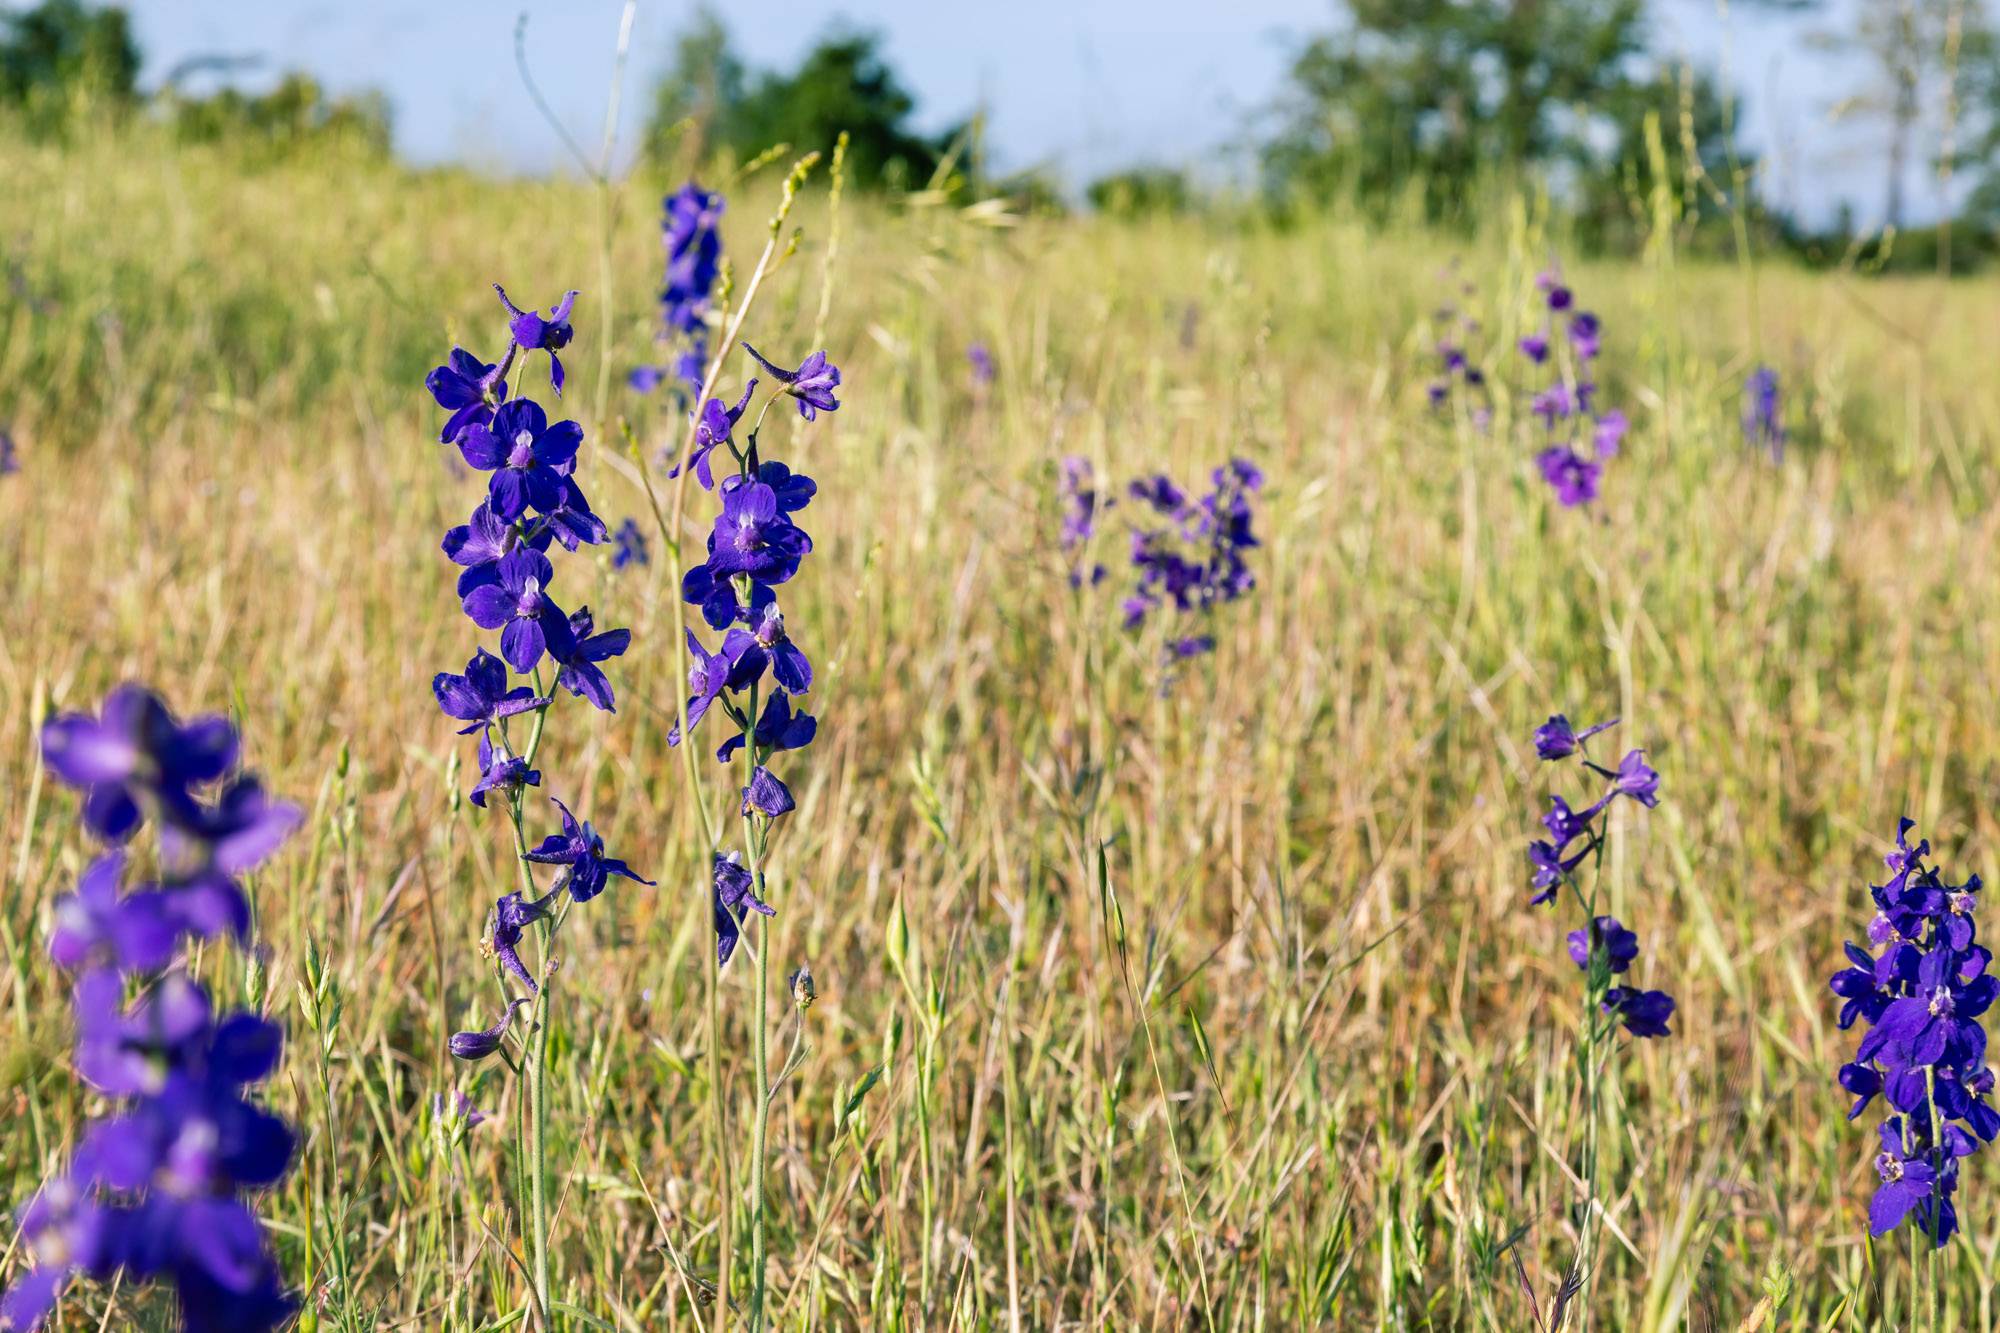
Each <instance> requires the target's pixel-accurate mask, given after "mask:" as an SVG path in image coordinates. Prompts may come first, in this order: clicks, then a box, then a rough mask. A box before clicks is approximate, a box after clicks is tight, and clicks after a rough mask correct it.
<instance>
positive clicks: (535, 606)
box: [464, 546, 571, 674]
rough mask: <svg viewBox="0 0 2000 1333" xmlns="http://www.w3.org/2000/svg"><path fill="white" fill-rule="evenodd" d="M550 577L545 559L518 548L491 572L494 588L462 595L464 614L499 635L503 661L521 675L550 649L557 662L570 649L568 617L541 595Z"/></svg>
mask: <svg viewBox="0 0 2000 1333" xmlns="http://www.w3.org/2000/svg"><path fill="white" fill-rule="evenodd" d="M554 574H555V571H554V570H553V568H551V566H550V565H549V558H548V557H547V556H545V555H543V554H542V553H541V552H540V551H536V550H533V549H531V548H529V547H524V546H517V547H515V548H514V549H513V550H512V551H509V552H508V553H507V554H506V555H505V556H503V557H501V559H500V561H499V563H498V564H497V565H496V566H495V567H494V582H492V583H482V584H480V585H479V586H477V587H475V588H473V589H472V590H471V591H470V592H468V593H466V594H465V599H464V601H465V614H466V615H468V616H470V617H471V618H472V623H473V624H475V625H477V626H479V627H480V628H481V629H497V630H499V631H500V653H501V655H502V656H503V657H505V658H506V659H507V662H508V664H509V665H510V666H512V667H513V668H514V670H516V671H519V672H522V673H523V674H526V673H527V672H530V671H533V670H534V669H535V664H536V663H537V662H540V661H541V660H542V654H543V653H544V652H547V651H548V650H549V649H550V647H551V645H554V646H555V647H556V648H558V649H559V650H560V651H559V652H558V654H557V656H558V657H560V656H562V655H564V654H565V653H567V652H568V651H569V649H570V648H571V644H570V643H569V617H568V616H567V615H566V614H565V613H564V611H563V609H562V608H561V607H559V606H557V605H556V604H555V602H554V601H553V600H551V599H550V598H549V597H548V596H547V595H546V594H545V593H544V592H543V591H542V589H543V588H544V587H546V586H547V584H548V582H549V580H550V579H551V578H553V577H554Z"/></svg>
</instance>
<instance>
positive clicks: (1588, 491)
mask: <svg viewBox="0 0 2000 1333" xmlns="http://www.w3.org/2000/svg"><path fill="white" fill-rule="evenodd" d="M1535 463H1536V466H1538V467H1540V468H1541V470H1542V480H1544V481H1546V482H1547V483H1548V484H1549V486H1550V487H1551V488H1552V489H1553V490H1554V491H1555V493H1556V499H1557V501H1559V502H1560V503H1561V504H1563V505H1564V506H1565V507H1569V508H1574V507H1575V506H1577V505H1586V504H1589V503H1590V502H1591V501H1592V500H1595V499H1596V498H1597V482H1598V478H1599V477H1600V476H1601V475H1602V474H1603V472H1604V465H1603V464H1601V463H1599V462H1597V461H1595V460H1594V459H1589V458H1585V457H1584V456H1583V455H1582V454H1579V453H1578V452H1576V450H1574V449H1572V448H1570V447H1569V446H1568V445H1566V444H1558V445H1552V446H1550V447H1549V448H1547V449H1544V450H1543V451H1542V452H1541V453H1540V454H1538V455H1536V457H1535Z"/></svg>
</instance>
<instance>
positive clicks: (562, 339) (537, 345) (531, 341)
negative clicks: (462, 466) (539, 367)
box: [474, 282, 579, 466]
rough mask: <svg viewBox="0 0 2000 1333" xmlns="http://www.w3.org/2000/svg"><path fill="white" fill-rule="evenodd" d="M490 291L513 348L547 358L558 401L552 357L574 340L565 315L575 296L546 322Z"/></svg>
mask: <svg viewBox="0 0 2000 1333" xmlns="http://www.w3.org/2000/svg"><path fill="white" fill-rule="evenodd" d="M493 290H494V291H496V292H498V293H499V294H500V304H501V305H503V306H505V307H506V308H507V313H508V314H509V315H512V316H513V319H512V321H511V322H510V323H509V324H508V325H507V331H508V333H509V334H510V335H512V337H513V339H514V345H515V346H516V347H518V348H520V349H521V350H522V351H524V352H547V353H548V354H549V383H550V385H551V386H552V387H553V388H554V389H555V391H556V397H558V398H560V397H562V391H563V363H562V358H561V357H559V356H557V355H556V353H557V352H560V351H561V350H562V349H563V348H565V347H567V346H569V340H570V339H571V338H572V337H574V336H575V332H576V331H575V330H574V329H572V328H571V327H570V323H569V312H570V311H571V310H572V309H574V308H575V306H576V298H577V296H578V295H579V293H577V292H565V293H564V294H563V299H562V300H560V301H558V302H556V304H555V307H554V308H553V309H552V310H550V311H549V315H548V318H547V319H544V318H542V314H541V312H540V311H539V310H523V309H521V308H520V307H519V306H517V305H515V304H514V303H513V302H512V301H510V300H508V299H507V293H506V290H505V289H504V288H502V287H501V286H500V284H499V283H497V282H496V283H494V284H493ZM474 466H477V464H475V465H474Z"/></svg>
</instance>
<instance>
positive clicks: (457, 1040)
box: [446, 999, 528, 1060]
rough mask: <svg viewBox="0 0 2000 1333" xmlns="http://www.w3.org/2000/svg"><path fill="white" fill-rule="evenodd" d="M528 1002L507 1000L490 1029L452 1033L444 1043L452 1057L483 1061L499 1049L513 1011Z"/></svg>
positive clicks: (511, 1019) (512, 1018)
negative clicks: (449, 1038)
mask: <svg viewBox="0 0 2000 1333" xmlns="http://www.w3.org/2000/svg"><path fill="white" fill-rule="evenodd" d="M527 1003H528V1002H527V1001H526V1000H523V999H513V1000H509V1001H508V1002H507V1004H506V1006H505V1007H504V1008H503V1009H501V1010H500V1017H499V1018H497V1019H495V1020H494V1023H493V1026H492V1027H490V1028H474V1029H473V1030H471V1031H469V1032H454V1033H452V1034H451V1040H450V1041H449V1042H448V1043H446V1045H447V1049H449V1050H450V1051H451V1053H452V1055H453V1056H455V1057H456V1058H458V1059H460V1060H484V1059H485V1058H486V1057H487V1056H489V1055H491V1054H493V1052H495V1051H497V1050H499V1049H500V1039H501V1037H503V1036H504V1035H506V1032H507V1025H508V1024H509V1023H511V1022H513V1020H514V1011H515V1010H516V1009H519V1008H522V1007H523V1006H525V1005H526V1004H527Z"/></svg>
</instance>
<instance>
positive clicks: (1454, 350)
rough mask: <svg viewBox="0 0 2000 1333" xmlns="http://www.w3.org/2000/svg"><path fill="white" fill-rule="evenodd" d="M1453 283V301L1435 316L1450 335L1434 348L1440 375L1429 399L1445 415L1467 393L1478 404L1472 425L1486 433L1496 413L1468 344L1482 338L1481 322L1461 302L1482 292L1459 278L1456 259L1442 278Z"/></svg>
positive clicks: (1443, 336)
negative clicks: (1462, 394) (1453, 403)
mask: <svg viewBox="0 0 2000 1333" xmlns="http://www.w3.org/2000/svg"><path fill="white" fill-rule="evenodd" d="M1441 276H1442V277H1443V278H1444V280H1446V281H1447V282H1449V283H1451V284H1452V286H1453V288H1454V291H1453V294H1452V296H1451V297H1450V298H1448V299H1447V300H1445V301H1444V303H1443V304H1441V305H1439V306H1438V307H1437V309H1435V310H1434V311H1432V312H1431V319H1432V321H1433V323H1434V324H1435V325H1442V326H1444V327H1445V328H1446V329H1447V331H1446V332H1444V333H1441V334H1439V335H1438V338H1437V341H1436V342H1435V343H1434V344H1433V345H1432V349H1431V350H1432V354H1433V355H1434V356H1435V357H1436V358H1437V374H1436V375H1435V376H1434V377H1433V378H1432V380H1431V381H1430V383H1429V384H1428V385H1427V386H1425V395H1426V396H1427V397H1428V398H1429V399H1430V405H1431V407H1432V408H1433V409H1435V410H1438V411H1442V410H1443V409H1444V408H1445V407H1447V406H1448V405H1449V404H1450V403H1451V401H1452V398H1453V396H1454V395H1455V394H1457V393H1459V392H1464V393H1467V394H1470V395H1472V396H1474V397H1475V398H1476V399H1477V404H1476V405H1475V406H1474V407H1473V408H1472V423H1473V425H1474V426H1476V427H1477V428H1478V429H1480V430H1482V431H1483V430H1485V429H1486V427H1487V424H1488V423H1489V422H1490V421H1491V420H1492V416H1493V409H1492V406H1491V404H1490V403H1489V402H1488V397H1489V395H1488V393H1487V388H1486V372H1485V371H1483V370H1481V369H1480V368H1479V367H1478V366H1477V365H1475V364H1473V362H1472V358H1471V355H1470V353H1469V352H1468V351H1467V348H1466V344H1467V342H1469V341H1470V340H1472V339H1474V338H1477V337H1478V336H1479V329H1480V325H1479V321H1478V320H1477V319H1475V318H1473V316H1472V315H1470V314H1468V313H1466V311H1465V310H1464V309H1463V308H1461V307H1460V305H1459V300H1461V299H1469V298H1470V297H1472V296H1473V295H1474V294H1475V293H1476V292H1477V291H1478V290H1479V289H1478V288H1477V287H1476V286H1475V285H1473V283H1471V282H1470V281H1468V280H1466V279H1465V278H1464V277H1462V276H1460V274H1459V261H1458V260H1457V259H1453V260H1452V261H1451V263H1450V264H1449V265H1448V266H1447V267H1446V269H1445V271H1444V273H1443V274H1442V275H1441Z"/></svg>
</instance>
